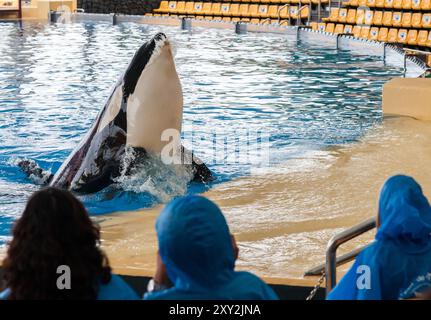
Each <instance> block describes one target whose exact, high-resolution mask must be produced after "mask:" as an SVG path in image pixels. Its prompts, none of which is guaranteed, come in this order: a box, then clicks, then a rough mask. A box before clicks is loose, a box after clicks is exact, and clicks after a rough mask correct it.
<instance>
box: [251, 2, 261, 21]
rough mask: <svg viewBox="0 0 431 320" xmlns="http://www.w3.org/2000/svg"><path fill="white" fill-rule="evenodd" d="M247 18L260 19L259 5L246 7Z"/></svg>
mask: <svg viewBox="0 0 431 320" xmlns="http://www.w3.org/2000/svg"><path fill="white" fill-rule="evenodd" d="M248 16H249V17H252V18H259V17H260V13H259V5H257V4H251V5H250V6H249V7H248Z"/></svg>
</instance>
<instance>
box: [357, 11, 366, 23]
mask: <svg viewBox="0 0 431 320" xmlns="http://www.w3.org/2000/svg"><path fill="white" fill-rule="evenodd" d="M364 22H365V10H357V11H356V24H364Z"/></svg>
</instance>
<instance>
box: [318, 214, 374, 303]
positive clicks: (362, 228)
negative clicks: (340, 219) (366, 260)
mask: <svg viewBox="0 0 431 320" xmlns="http://www.w3.org/2000/svg"><path fill="white" fill-rule="evenodd" d="M375 227H376V219H374V218H370V219H368V220H366V221H364V222H362V223H360V224H358V225H356V226H353V227H351V228H350V229H347V230H344V231H343V232H340V233H339V234H337V235H335V236H333V237H332V238H331V240H329V242H328V246H327V248H326V264H325V274H326V295H328V293H329V292H331V290H332V289H333V288H334V287H335V285H336V283H337V249H338V247H339V246H341V245H342V244H343V243H346V242H347V241H349V240H352V239H353V238H356V237H357V236H360V235H361V234H363V233H365V232H367V231H369V230H371V229H374V228H375ZM363 249H364V248H360V249H357V250H354V251H352V252H350V253H348V254H347V255H344V256H342V257H340V259H339V260H338V261H339V264H342V263H346V262H349V261H351V260H353V259H354V258H355V257H356V255H358V254H359V253H360V252H361V251H362V250H363Z"/></svg>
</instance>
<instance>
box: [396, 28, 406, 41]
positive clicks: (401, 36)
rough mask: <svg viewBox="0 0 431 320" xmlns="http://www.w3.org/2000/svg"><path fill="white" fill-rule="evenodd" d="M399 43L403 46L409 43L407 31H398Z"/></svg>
mask: <svg viewBox="0 0 431 320" xmlns="http://www.w3.org/2000/svg"><path fill="white" fill-rule="evenodd" d="M397 42H398V43H402V44H405V43H406V42H407V29H399V30H398V36H397Z"/></svg>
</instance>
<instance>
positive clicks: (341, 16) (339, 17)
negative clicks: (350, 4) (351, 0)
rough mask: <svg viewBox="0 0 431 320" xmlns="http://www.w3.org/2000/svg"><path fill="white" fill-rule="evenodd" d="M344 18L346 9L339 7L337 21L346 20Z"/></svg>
mask: <svg viewBox="0 0 431 320" xmlns="http://www.w3.org/2000/svg"><path fill="white" fill-rule="evenodd" d="M346 18H347V9H346V8H341V9H340V11H339V12H338V22H346Z"/></svg>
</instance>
